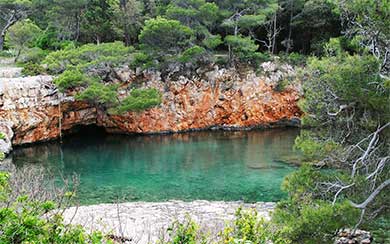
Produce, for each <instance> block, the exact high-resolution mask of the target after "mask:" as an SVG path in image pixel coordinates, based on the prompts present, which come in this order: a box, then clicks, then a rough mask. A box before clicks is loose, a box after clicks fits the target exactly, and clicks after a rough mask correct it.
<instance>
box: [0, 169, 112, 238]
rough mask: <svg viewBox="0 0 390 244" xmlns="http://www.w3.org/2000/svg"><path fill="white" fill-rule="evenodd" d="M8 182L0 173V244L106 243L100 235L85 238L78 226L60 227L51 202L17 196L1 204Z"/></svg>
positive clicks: (3, 200)
mask: <svg viewBox="0 0 390 244" xmlns="http://www.w3.org/2000/svg"><path fill="white" fill-rule="evenodd" d="M8 178H9V176H8V174H6V173H3V172H0V203H1V204H0V206H1V208H0V229H1V235H0V243H64V244H65V243H80V244H81V243H96V244H97V243H102V242H104V241H107V242H109V243H110V241H108V240H105V239H104V238H103V235H102V234H101V233H100V232H92V233H90V234H88V233H87V232H86V231H85V230H84V229H83V228H82V227H81V226H72V225H68V224H64V222H63V217H62V216H61V215H60V211H56V210H55V208H57V207H58V206H57V204H56V203H54V202H52V201H45V202H39V201H31V200H29V199H28V197H27V196H19V197H18V198H17V199H16V200H15V201H14V202H11V203H9V204H3V203H6V202H7V201H8V195H9V193H10V190H11V189H10V187H9V185H8ZM64 201H66V199H64ZM44 216H46V217H44Z"/></svg>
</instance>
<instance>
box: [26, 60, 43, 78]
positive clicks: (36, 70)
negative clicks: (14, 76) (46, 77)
mask: <svg viewBox="0 0 390 244" xmlns="http://www.w3.org/2000/svg"><path fill="white" fill-rule="evenodd" d="M44 73H45V69H44V68H43V67H42V66H41V65H39V64H37V63H33V62H28V63H25V64H23V69H22V74H23V75H24V76H34V75H41V74H44Z"/></svg>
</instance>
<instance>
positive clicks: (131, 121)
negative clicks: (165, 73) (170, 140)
mask: <svg viewBox="0 0 390 244" xmlns="http://www.w3.org/2000/svg"><path fill="white" fill-rule="evenodd" d="M201 74H202V75H199V76H196V77H193V78H191V79H189V78H186V77H183V76H180V77H177V78H175V79H173V78H172V79H168V80H167V81H165V82H163V81H162V80H161V78H160V74H159V73H157V72H144V73H135V72H133V71H131V70H128V69H127V70H126V69H122V70H121V72H120V75H121V79H122V80H125V81H127V86H124V88H123V89H122V90H120V94H122V95H123V96H125V95H126V94H127V93H128V88H127V87H131V86H138V87H139V86H141V87H155V88H157V89H159V90H160V91H161V92H162V94H163V103H162V104H161V105H160V106H158V107H155V108H152V109H150V110H147V111H144V112H140V113H135V112H130V113H127V114H123V115H110V114H108V113H107V112H106V111H105V110H103V109H100V108H96V107H95V106H93V105H91V104H87V103H85V102H80V101H75V100H74V98H73V97H72V96H71V95H60V94H58V92H57V90H56V89H55V87H54V85H53V84H52V77H50V76H36V77H28V78H15V77H14V75H12V74H9V73H8V74H7V77H11V78H6V77H3V78H0V131H3V132H6V134H7V135H8V138H12V143H13V144H14V145H21V144H25V143H32V142H38V141H46V140H50V139H53V138H57V137H59V136H60V133H61V131H63V132H66V131H69V130H70V129H72V128H74V127H75V126H78V125H89V124H96V125H98V126H103V127H105V128H106V130H107V131H109V132H115V133H160V132H179V131H188V130H198V129H207V128H225V129H229V128H234V129H239V128H240V129H243V128H253V127H268V126H276V125H281V124H286V123H290V124H294V125H296V124H297V123H299V119H298V118H299V117H300V111H299V108H298V107H297V101H298V99H299V97H300V92H299V87H298V86H297V84H295V85H294V86H288V87H287V88H286V89H285V90H284V91H282V92H277V91H274V89H273V88H274V87H275V86H276V83H277V82H279V81H281V80H284V79H288V78H289V77H292V76H294V70H293V69H292V68H291V67H290V66H288V65H284V66H283V65H282V66H277V65H275V64H273V63H265V64H263V72H261V74H260V75H257V74H256V73H255V72H253V71H247V72H245V74H243V72H237V71H236V70H234V69H218V68H217V67H215V68H214V70H211V71H204V72H202V73H201ZM140 80H142V82H140ZM60 101H61V102H60ZM12 132H13V133H12ZM12 134H13V137H12Z"/></svg>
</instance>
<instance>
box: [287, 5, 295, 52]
mask: <svg viewBox="0 0 390 244" xmlns="http://www.w3.org/2000/svg"><path fill="white" fill-rule="evenodd" d="M293 7H294V0H290V21H289V23H288V38H287V45H286V53H290V50H291V47H292V45H291V34H292V33H291V32H292V18H293Z"/></svg>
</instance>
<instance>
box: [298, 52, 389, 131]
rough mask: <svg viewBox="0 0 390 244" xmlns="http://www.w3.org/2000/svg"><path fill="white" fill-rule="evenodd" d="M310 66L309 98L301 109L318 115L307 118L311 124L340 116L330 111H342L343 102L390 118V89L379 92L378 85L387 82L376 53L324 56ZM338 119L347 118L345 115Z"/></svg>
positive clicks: (306, 94) (309, 113) (361, 110)
mask: <svg viewBox="0 0 390 244" xmlns="http://www.w3.org/2000/svg"><path fill="white" fill-rule="evenodd" d="M308 66H309V77H308V79H307V82H306V83H304V89H305V100H304V101H303V103H302V104H301V108H302V110H303V111H304V112H306V114H307V115H308V116H311V117H312V118H315V119H314V120H313V119H310V120H307V121H309V122H310V123H312V124H320V123H324V122H328V120H329V119H336V117H334V118H332V117H331V116H329V114H333V113H338V111H339V110H340V106H342V105H343V106H353V107H354V108H355V109H356V111H357V112H359V113H363V112H364V111H367V110H369V111H372V112H374V113H376V114H381V115H382V116H381V119H382V120H383V121H386V120H387V121H388V120H389V119H390V117H389V116H390V115H389V114H388V113H386V111H389V110H390V102H389V94H390V93H389V90H387V91H384V92H377V91H376V85H377V84H383V83H384V82H385V81H384V80H383V79H382V78H381V77H380V76H379V64H378V61H377V60H376V59H375V58H374V57H373V56H371V55H349V54H345V53H342V54H339V55H337V56H331V57H324V58H322V59H318V58H311V59H310V60H309V63H308ZM374 84H376V85H374ZM324 87H328V89H324ZM329 91H332V93H333V96H336V97H337V99H330V98H329V96H332V94H330V93H329ZM341 112H342V113H344V112H345V113H346V112H348V110H342V111H341ZM313 115H314V116H313ZM340 115H341V114H340ZM337 118H338V119H346V118H344V117H343V116H338V117H337Z"/></svg>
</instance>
